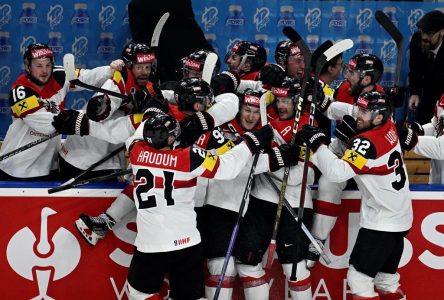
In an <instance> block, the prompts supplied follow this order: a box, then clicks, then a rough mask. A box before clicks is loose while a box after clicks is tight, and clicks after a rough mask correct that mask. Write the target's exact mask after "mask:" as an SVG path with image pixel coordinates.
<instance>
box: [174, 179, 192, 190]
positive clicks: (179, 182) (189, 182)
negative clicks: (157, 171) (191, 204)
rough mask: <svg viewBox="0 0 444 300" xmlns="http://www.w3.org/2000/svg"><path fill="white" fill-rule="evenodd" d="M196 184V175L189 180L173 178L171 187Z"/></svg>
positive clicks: (176, 187)
mask: <svg viewBox="0 0 444 300" xmlns="http://www.w3.org/2000/svg"><path fill="white" fill-rule="evenodd" d="M196 185H197V177H194V178H193V179H190V180H174V181H173V187H174V188H175V189H183V188H190V187H194V186H196Z"/></svg>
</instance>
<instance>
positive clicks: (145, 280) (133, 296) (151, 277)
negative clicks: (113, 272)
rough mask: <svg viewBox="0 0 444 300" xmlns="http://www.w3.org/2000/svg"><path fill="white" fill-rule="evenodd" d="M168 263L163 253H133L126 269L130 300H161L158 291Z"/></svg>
mask: <svg viewBox="0 0 444 300" xmlns="http://www.w3.org/2000/svg"><path fill="white" fill-rule="evenodd" d="M168 265H169V261H168V259H167V258H166V256H165V254H163V253H143V252H140V251H137V249H136V250H135V251H134V255H133V258H132V259H131V264H130V267H129V269H128V290H129V299H130V300H144V299H150V300H158V299H162V297H161V296H160V294H159V293H160V291H161V287H162V283H163V278H164V276H165V273H166V271H165V270H166V269H167V268H168Z"/></svg>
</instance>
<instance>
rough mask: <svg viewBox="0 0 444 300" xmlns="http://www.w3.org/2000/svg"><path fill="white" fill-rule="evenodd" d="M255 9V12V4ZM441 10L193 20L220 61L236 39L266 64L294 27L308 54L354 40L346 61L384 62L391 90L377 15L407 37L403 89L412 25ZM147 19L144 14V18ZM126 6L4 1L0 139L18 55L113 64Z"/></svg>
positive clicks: (300, 8)
mask: <svg viewBox="0 0 444 300" xmlns="http://www.w3.org/2000/svg"><path fill="white" fill-rule="evenodd" d="M253 4H254V5H253ZM439 4H440V3H423V2H398V1H396V2H389V1H290V0H282V1H276V0H257V1H251V0H227V1H220V0H205V1H203V0H193V7H194V11H195V14H196V20H197V22H198V23H199V24H200V25H201V27H202V30H203V31H204V33H205V36H206V38H207V39H208V40H209V41H210V42H211V43H212V44H213V46H214V48H215V49H216V50H217V52H218V54H219V56H220V57H221V58H223V57H224V55H225V53H226V52H227V50H228V49H230V47H231V46H232V44H233V43H234V42H236V41H238V40H252V41H257V42H258V43H261V44H263V45H264V47H265V48H266V49H267V52H268V59H269V61H270V62H273V61H274V49H275V47H276V44H277V43H278V42H279V41H280V40H283V39H285V37H284V35H283V34H282V28H283V27H284V26H292V27H294V28H295V29H296V30H297V31H298V32H299V34H300V35H301V36H302V37H303V38H304V39H305V41H306V42H307V43H308V45H309V47H310V49H311V50H314V49H315V48H316V47H317V46H318V45H320V44H321V43H323V42H324V41H326V40H327V39H330V40H333V41H338V40H340V39H344V38H351V39H353V41H354V42H355V47H354V49H352V51H349V52H348V53H346V55H345V59H346V60H347V59H348V58H349V57H350V56H351V55H353V54H354V53H359V52H372V53H373V54H376V55H378V56H380V57H381V59H382V60H383V61H384V66H385V72H384V75H383V78H382V81H381V83H382V84H383V85H386V86H390V85H393V82H394V70H395V65H396V59H397V57H396V56H397V52H396V50H397V49H396V44H395V43H394V41H393V40H392V39H390V37H389V36H388V34H387V33H386V32H385V31H384V30H383V29H382V27H381V26H379V24H378V23H377V22H376V20H375V18H374V13H375V11H377V10H382V11H384V12H385V13H386V14H387V15H388V16H389V17H390V19H391V20H392V21H393V22H394V23H395V24H396V25H397V26H398V28H399V29H400V30H401V32H402V34H403V35H404V40H405V47H404V53H403V57H404V60H403V68H402V78H401V83H402V84H405V80H406V76H407V72H408V41H409V38H410V37H411V35H412V33H413V32H415V31H416V26H415V24H416V22H417V21H418V20H419V19H420V18H421V17H422V16H423V15H424V13H425V12H427V11H429V10H432V9H436V8H441V9H444V3H442V7H439ZM147 17H149V12H147ZM130 37H131V34H130V30H129V22H128V10H127V2H126V1H118V0H107V1H103V0H102V1H101V0H98V1H93V2H78V1H71V0H66V1H63V2H54V1H50V0H40V1H38V2H37V1H34V2H22V1H17V2H12V1H11V2H6V3H2V4H0V139H2V138H3V137H4V136H5V133H6V131H7V129H8V126H9V124H10V122H11V116H10V110H9V105H8V101H7V98H8V92H9V89H10V86H11V84H12V83H13V81H14V80H15V78H17V76H18V75H19V74H20V73H21V72H23V62H22V61H23V58H22V57H23V51H24V49H25V48H26V46H27V45H29V44H30V43H33V42H45V43H48V44H49V45H50V47H51V48H52V49H53V51H54V52H55V53H56V64H61V63H62V57H63V54H64V53H68V52H71V53H73V54H74V55H75V57H76V64H77V65H78V66H82V67H88V68H93V67H96V66H99V65H107V64H109V62H110V60H112V59H115V58H118V57H119V56H120V53H121V49H122V47H123V45H124V44H125V43H126V42H127V41H129V40H130ZM90 96H91V93H88V92H81V93H80V92H79V93H72V94H70V95H69V98H68V105H67V106H68V107H72V108H80V107H81V106H82V105H83V104H84V103H85V101H86V99H88V98H89V97H90Z"/></svg>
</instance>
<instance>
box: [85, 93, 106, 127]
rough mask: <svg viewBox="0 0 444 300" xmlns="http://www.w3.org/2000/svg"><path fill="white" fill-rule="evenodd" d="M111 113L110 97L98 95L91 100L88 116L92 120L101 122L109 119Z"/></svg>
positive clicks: (87, 111)
mask: <svg viewBox="0 0 444 300" xmlns="http://www.w3.org/2000/svg"><path fill="white" fill-rule="evenodd" d="M110 112H111V100H110V99H109V97H108V95H97V96H94V97H92V98H91V99H89V101H88V103H87V105H86V115H87V116H88V118H89V119H90V120H93V121H96V122H100V121H103V120H105V119H106V118H108V116H109V114H110Z"/></svg>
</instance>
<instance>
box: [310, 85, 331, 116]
mask: <svg viewBox="0 0 444 300" xmlns="http://www.w3.org/2000/svg"><path fill="white" fill-rule="evenodd" d="M313 88H314V80H313V79H312V78H310V79H309V80H308V81H307V87H306V89H307V95H308V99H309V101H310V102H311V101H312V99H311V98H312V97H313ZM315 98H316V99H315V103H316V109H317V110H319V111H320V112H321V113H324V112H325V111H326V110H327V109H328V107H329V106H330V104H331V103H332V102H333V100H332V99H331V97H329V96H326V95H325V93H324V83H323V82H322V81H320V80H319V83H318V86H317V91H316V93H315Z"/></svg>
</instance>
